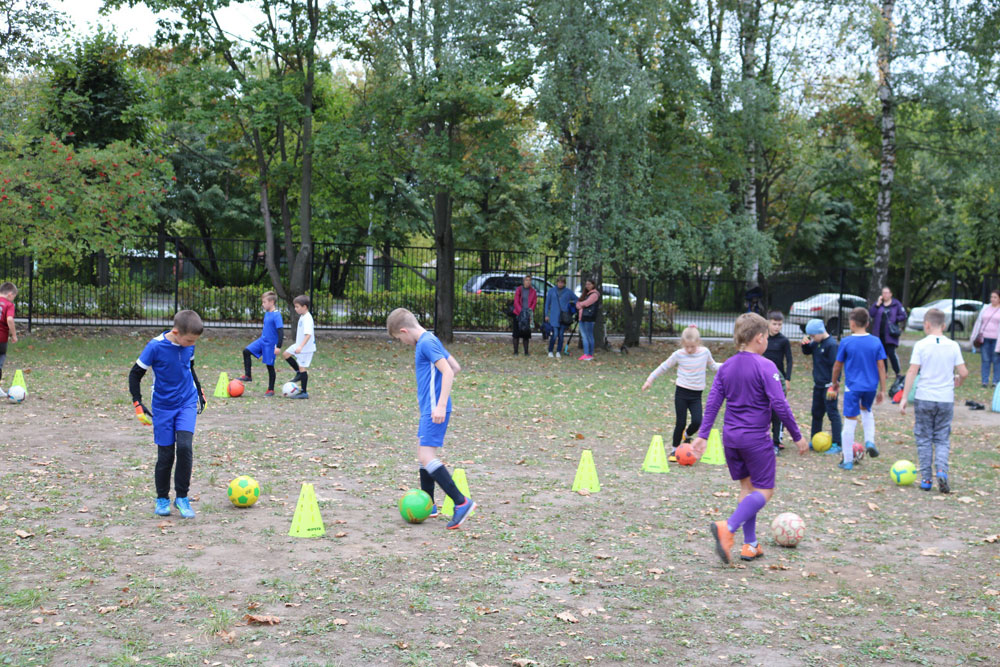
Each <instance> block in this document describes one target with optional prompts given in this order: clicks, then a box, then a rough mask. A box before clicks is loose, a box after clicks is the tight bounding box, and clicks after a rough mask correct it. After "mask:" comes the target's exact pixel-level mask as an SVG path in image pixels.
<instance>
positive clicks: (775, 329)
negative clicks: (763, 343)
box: [764, 310, 792, 455]
mask: <svg viewBox="0 0 1000 667" xmlns="http://www.w3.org/2000/svg"><path fill="white" fill-rule="evenodd" d="M784 323H785V316H784V315H782V314H781V311H778V310H772V311H771V312H770V313H768V314H767V334H768V335H767V350H766V351H765V352H764V358H765V359H768V360H770V361H771V362H772V363H774V365H775V366H777V367H778V372H779V373H780V374H781V389H782V391H784V392H785V395H786V396H787V395H788V383H789V382H791V380H792V344H791V342H790V341H789V340H788V339H787V338H785V335H784V334H783V333H781V325H783V324H784ZM771 440H772V441H773V442H774V453H775V455H780V454H781V450H782V449H784V448H785V447H784V445H782V444H781V419H780V418H779V417H778V415H777V414H772V415H771Z"/></svg>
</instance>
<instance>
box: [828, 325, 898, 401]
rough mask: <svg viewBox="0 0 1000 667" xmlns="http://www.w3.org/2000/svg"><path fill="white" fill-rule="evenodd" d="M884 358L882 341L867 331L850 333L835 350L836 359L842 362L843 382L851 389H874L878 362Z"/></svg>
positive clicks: (876, 385)
mask: <svg viewBox="0 0 1000 667" xmlns="http://www.w3.org/2000/svg"><path fill="white" fill-rule="evenodd" d="M885 358H886V356H885V348H883V347H882V341H880V340H879V339H878V338H876V337H875V336H872V335H871V334H867V333H864V334H851V335H850V336H848V337H847V338H845V339H844V340H842V341H841V342H840V349H838V350H837V361H839V362H840V363H842V364H844V384H845V385H847V388H848V389H850V390H851V391H876V390H877V389H878V363H879V362H880V361H881V360H883V359H885Z"/></svg>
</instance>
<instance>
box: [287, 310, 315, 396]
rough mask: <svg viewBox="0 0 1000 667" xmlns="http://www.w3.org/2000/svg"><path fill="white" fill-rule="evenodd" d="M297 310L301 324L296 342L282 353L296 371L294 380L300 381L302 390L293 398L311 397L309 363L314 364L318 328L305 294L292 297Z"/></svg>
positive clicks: (297, 330)
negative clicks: (314, 323)
mask: <svg viewBox="0 0 1000 667" xmlns="http://www.w3.org/2000/svg"><path fill="white" fill-rule="evenodd" d="M292 304H293V305H294V306H295V312H296V313H297V314H298V316H299V324H298V327H297V328H296V329H295V342H294V343H292V344H291V345H289V346H288V349H287V350H285V351H284V353H283V354H282V355H281V356H282V357H284V359H285V361H287V362H288V365H289V366H291V367H292V370H294V371H295V377H294V378H292V382H300V383H301V384H302V391H300V392H299V393H297V394H295V395H294V396H292V398H309V393H308V391H307V389H308V387H309V365H310V364H312V358H313V353H314V352H316V328H315V326H314V325H313V317H312V314H311V313H310V312H309V306H310V305H311V302H310V300H309V297H308V296H306V295H305V294H300V295H299V296H297V297H295V298H294V299H292Z"/></svg>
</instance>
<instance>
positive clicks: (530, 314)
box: [514, 275, 538, 356]
mask: <svg viewBox="0 0 1000 667" xmlns="http://www.w3.org/2000/svg"><path fill="white" fill-rule="evenodd" d="M537 305H538V292H537V291H536V290H535V288H534V287H532V286H531V276H530V275H527V276H525V277H524V282H523V284H522V285H520V286H519V287H518V288H517V289H516V290H514V354H517V342H518V340H519V339H520V340H522V341H524V354H525V356H527V355H528V341H529V340H531V328H532V327H533V326H534V324H535V306H537Z"/></svg>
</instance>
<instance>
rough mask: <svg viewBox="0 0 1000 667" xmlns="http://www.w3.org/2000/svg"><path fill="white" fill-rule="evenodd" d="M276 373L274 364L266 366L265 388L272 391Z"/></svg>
mask: <svg viewBox="0 0 1000 667" xmlns="http://www.w3.org/2000/svg"><path fill="white" fill-rule="evenodd" d="M275 375H276V373H275V372H274V364H271V365H269V366H268V367H267V390H268V391H274V378H275Z"/></svg>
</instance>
